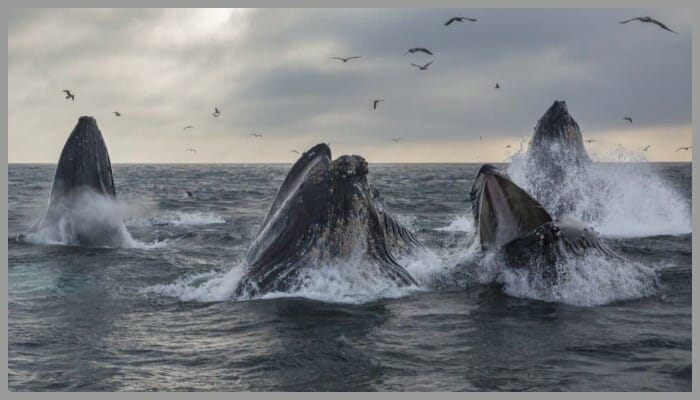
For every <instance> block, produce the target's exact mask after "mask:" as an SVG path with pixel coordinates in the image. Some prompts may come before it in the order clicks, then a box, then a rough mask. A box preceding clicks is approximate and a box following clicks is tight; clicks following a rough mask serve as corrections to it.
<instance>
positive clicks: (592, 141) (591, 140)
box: [585, 139, 598, 143]
mask: <svg viewBox="0 0 700 400" xmlns="http://www.w3.org/2000/svg"><path fill="white" fill-rule="evenodd" d="M585 142H586V143H598V141H597V140H595V139H588V140H586V141H585Z"/></svg>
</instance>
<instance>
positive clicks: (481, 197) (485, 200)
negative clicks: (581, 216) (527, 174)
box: [471, 164, 552, 250]
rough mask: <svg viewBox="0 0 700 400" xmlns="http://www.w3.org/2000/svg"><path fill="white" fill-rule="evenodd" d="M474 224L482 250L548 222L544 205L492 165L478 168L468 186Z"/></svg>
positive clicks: (515, 237)
mask: <svg viewBox="0 0 700 400" xmlns="http://www.w3.org/2000/svg"><path fill="white" fill-rule="evenodd" d="M471 200H472V212H473V214H474V223H475V224H476V227H477V230H478V232H479V238H480V241H481V246H482V248H484V249H485V250H488V249H492V248H497V247H500V246H502V245H504V244H506V243H508V242H510V241H512V240H515V239H518V238H520V237H523V236H525V235H528V234H529V233H530V232H532V230H533V229H535V228H537V227H538V226H540V225H542V224H545V223H547V222H550V221H552V217H551V216H550V215H549V213H547V211H545V209H544V207H542V205H541V204H540V203H539V202H537V200H535V199H534V198H532V196H530V195H529V194H528V193H527V192H526V191H524V190H523V189H521V188H520V187H518V186H517V185H516V184H515V183H513V181H511V179H510V177H508V175H506V174H505V173H503V172H501V171H499V170H498V169H496V168H495V167H494V166H492V165H489V164H485V165H483V166H482V167H481V169H479V172H478V173H477V177H476V179H475V180H474V184H473V185H472V189H471Z"/></svg>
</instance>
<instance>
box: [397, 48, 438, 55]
mask: <svg viewBox="0 0 700 400" xmlns="http://www.w3.org/2000/svg"><path fill="white" fill-rule="evenodd" d="M418 51H422V52H423V53H425V54H430V55H431V56H432V55H433V53H432V52H431V51H430V50H428V49H426V48H425V47H414V48H412V49H408V51H406V53H404V55H406V54H408V53H411V54H413V53H415V52H418Z"/></svg>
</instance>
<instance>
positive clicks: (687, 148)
mask: <svg viewBox="0 0 700 400" xmlns="http://www.w3.org/2000/svg"><path fill="white" fill-rule="evenodd" d="M692 148H693V146H681V147H679V148H678V149H676V153H678V152H679V151H681V150H690V149H692Z"/></svg>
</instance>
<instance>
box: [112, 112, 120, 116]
mask: <svg viewBox="0 0 700 400" xmlns="http://www.w3.org/2000/svg"><path fill="white" fill-rule="evenodd" d="M112 114H114V115H116V116H117V117H121V116H122V113H120V112H119V111H112Z"/></svg>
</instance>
